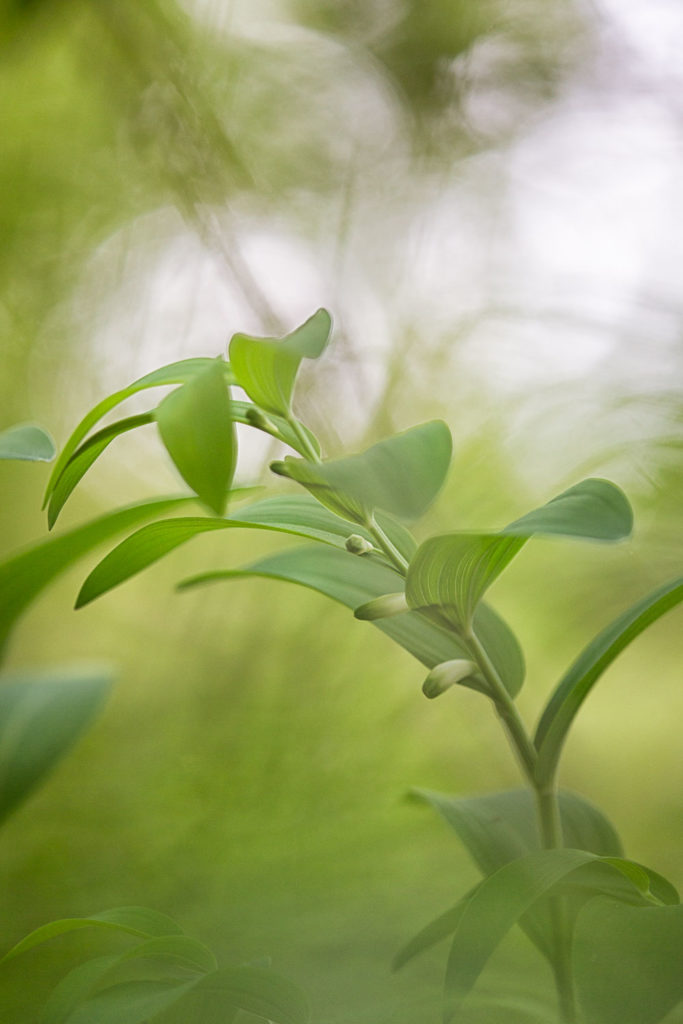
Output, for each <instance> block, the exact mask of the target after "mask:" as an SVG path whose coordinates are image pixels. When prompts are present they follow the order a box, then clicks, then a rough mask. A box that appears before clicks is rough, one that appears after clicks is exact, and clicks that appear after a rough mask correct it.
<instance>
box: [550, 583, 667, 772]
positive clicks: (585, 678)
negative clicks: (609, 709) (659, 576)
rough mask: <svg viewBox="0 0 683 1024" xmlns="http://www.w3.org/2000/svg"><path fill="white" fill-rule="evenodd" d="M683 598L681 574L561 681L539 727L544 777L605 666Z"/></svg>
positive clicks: (606, 634) (600, 639)
mask: <svg viewBox="0 0 683 1024" xmlns="http://www.w3.org/2000/svg"><path fill="white" fill-rule="evenodd" d="M681 601H683V577H680V576H679V577H678V578H677V579H675V580H672V581H671V582H669V583H665V584H664V586H662V587H659V588H658V589H657V590H655V591H654V592H653V593H651V594H648V595H647V597H644V598H643V599H642V600H641V601H639V602H638V603H637V604H636V605H634V606H633V607H632V608H629V610H628V611H626V612H624V613H623V615H620V616H619V618H618V619H617V620H616V621H615V622H613V623H611V625H609V626H607V628H606V629H604V630H603V631H602V632H601V633H599V634H598V636H596V637H595V639H594V640H592V641H591V643H590V644H589V645H588V646H587V647H586V648H585V649H584V650H583V651H582V652H581V654H580V655H579V657H578V658H577V659H576V661H575V662H574V664H573V665H572V666H571V668H570V669H569V671H568V672H567V673H566V675H565V676H564V677H563V679H561V680H560V682H559V683H558V685H557V687H556V689H555V691H554V692H553V694H552V696H551V698H550V700H549V701H548V704H547V705H546V708H545V710H544V711H543V714H542V715H541V719H540V721H539V723H538V728H537V729H536V735H535V737H534V743H535V744H536V747H537V749H538V764H537V774H538V778H539V779H540V780H542V779H545V778H549V777H551V776H552V774H553V772H554V771H555V767H556V765H557V762H558V760H559V757H560V754H561V752H562V747H563V745H564V741H565V739H566V737H567V733H568V731H569V728H570V726H571V724H572V722H573V720H574V716H575V715H576V713H577V712H578V710H579V708H580V707H581V705H582V704H583V702H584V700H585V699H586V697H587V696H588V694H589V693H590V691H591V689H592V688H593V686H594V685H595V683H596V682H597V681H598V679H599V678H600V676H601V675H602V673H603V672H604V671H605V669H607V668H609V666H610V665H611V664H612V662H613V661H614V659H615V658H616V657H617V656H618V655H619V654H620V653H621V652H622V651H623V650H624V648H625V647H627V646H628V644H630V643H631V641H632V640H635V638H636V637H637V636H639V634H640V633H642V632H643V630H644V629H646V628H647V627H648V626H649V625H650V624H651V623H652V622H656V620H657V619H659V618H660V617H661V616H662V615H664V614H665V612H668V611H669V609H671V608H673V607H675V605H677V604H679V603H680V602H681Z"/></svg>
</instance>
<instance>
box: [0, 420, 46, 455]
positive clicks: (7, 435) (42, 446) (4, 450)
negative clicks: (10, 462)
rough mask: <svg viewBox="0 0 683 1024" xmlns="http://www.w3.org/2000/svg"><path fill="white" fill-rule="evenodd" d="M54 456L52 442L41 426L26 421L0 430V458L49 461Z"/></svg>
mask: <svg viewBox="0 0 683 1024" xmlns="http://www.w3.org/2000/svg"><path fill="white" fill-rule="evenodd" d="M54 457H55V446H54V442H53V440H52V438H51V437H50V435H49V434H48V433H46V432H45V431H44V430H43V429H42V428H41V427H36V426H33V425H32V424H30V423H26V424H21V425H20V426H16V427H9V428H8V429H7V430H3V431H2V432H0V459H21V460H22V461H24V462H51V461H52V460H53V459H54Z"/></svg>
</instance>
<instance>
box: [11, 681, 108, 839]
mask: <svg viewBox="0 0 683 1024" xmlns="http://www.w3.org/2000/svg"><path fill="white" fill-rule="evenodd" d="M111 681H112V676H111V673H110V672H109V670H105V669H102V668H90V669H87V668H73V669H67V668H64V669H61V670H59V671H56V670H54V671H52V672H49V673H47V672H44V673H40V674H38V673H34V674H32V675H12V676H5V677H4V678H3V680H2V681H1V682H0V821H2V819H3V818H5V817H6V816H7V815H8V814H9V813H10V812H11V811H13V810H14V808H15V807H16V806H17V804H19V803H21V801H22V800H24V799H25V798H26V797H27V796H28V795H29V793H30V792H31V790H32V789H34V788H35V786H37V785H38V783H39V782H41V780H42V779H43V777H44V776H45V775H46V774H47V773H48V772H49V771H50V770H51V768H52V767H53V766H54V765H55V764H56V762H57V761H58V760H59V759H60V758H61V757H62V755H63V754H65V753H66V751H67V750H68V749H69V748H70V747H71V746H72V745H73V744H74V743H75V742H76V740H77V739H78V737H79V736H80V735H81V733H82V732H83V731H84V730H85V729H86V727H87V726H88V725H89V724H90V722H91V721H92V719H93V718H94V716H95V715H96V713H97V712H98V711H99V710H100V708H101V706H102V704H103V702H104V698H105V696H106V695H107V693H108V691H109V688H110V686H111Z"/></svg>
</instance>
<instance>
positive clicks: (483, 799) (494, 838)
mask: <svg viewBox="0 0 683 1024" xmlns="http://www.w3.org/2000/svg"><path fill="white" fill-rule="evenodd" d="M413 793H414V795H415V796H416V797H417V798H418V799H420V800H424V801H425V802H426V803H428V804H430V806H432V807H433V808H434V809H435V810H437V811H438V812H439V814H440V815H441V816H442V817H443V818H444V819H445V820H446V821H447V822H448V824H449V825H450V826H451V828H452V829H454V831H455V832H456V834H457V836H458V838H459V839H460V841H461V843H462V844H463V845H464V846H465V848H466V849H467V851H468V853H469V854H470V856H471V857H472V859H473V861H474V863H475V864H476V865H477V867H478V868H479V870H480V871H481V873H482V874H483V875H484V876H487V875H491V874H493V872H494V871H497V870H498V868H501V867H503V865H504V864H508V863H510V861H513V860H516V859H517V858H519V857H524V856H525V855H526V854H528V853H531V852H532V851H534V850H539V849H541V842H540V837H539V827H538V818H537V811H536V805H535V800H534V798H533V795H532V793H531V792H530V791H529V790H526V789H513V790H507V791H505V792H503V793H489V794H486V795H485V796H476V797H451V796H445V795H444V794H442V793H434V792H431V791H430V790H421V789H416V790H414V791H413ZM558 800H559V806H560V818H561V821H562V831H563V837H564V844H565V846H568V847H571V848H573V849H578V850H588V851H589V852H590V853H595V854H598V855H599V856H604V857H608V856H617V857H618V856H620V855H621V853H622V849H621V843H620V841H619V837H618V835H617V833H616V831H615V829H614V827H613V825H612V824H611V822H610V821H608V819H607V818H606V817H605V816H604V814H602V812H601V811H599V810H598V809H597V807H594V806H593V805H592V804H591V803H589V802H588V801H587V800H585V799H584V798H583V797H581V796H579V795H578V794H577V793H570V792H568V791H562V792H560V793H559V794H558ZM521 923H522V926H523V927H524V930H525V931H526V932H527V933H528V935H529V937H530V938H531V939H532V941H533V942H535V943H536V945H537V946H538V948H539V949H540V950H541V951H542V952H543V953H544V954H547V953H548V951H549V946H548V941H547V936H548V926H549V919H548V916H547V912H546V910H545V909H544V908H542V907H539V908H538V912H534V913H532V914H530V915H527V916H526V917H525V918H524V919H523V921H522V922H521Z"/></svg>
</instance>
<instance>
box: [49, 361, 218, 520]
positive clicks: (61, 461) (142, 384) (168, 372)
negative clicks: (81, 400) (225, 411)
mask: <svg viewBox="0 0 683 1024" xmlns="http://www.w3.org/2000/svg"><path fill="white" fill-rule="evenodd" d="M212 362H214V360H213V359H207V358H199V359H182V360H181V361H180V362H177V363H169V364H168V366H161V367H160V368H159V369H158V370H154V371H153V372H152V373H148V374H145V376H144V377H140V379H139V380H136V381H134V382H133V383H132V384H130V385H129V386H128V387H126V388H122V389H121V390H120V391H115V392H114V393H113V394H112V395H108V397H107V398H105V399H103V400H102V401H101V402H99V403H98V404H97V405H96V406H95V407H94V409H91V410H90V412H89V413H88V414H87V416H85V417H84V418H83V419H82V420H81V422H80V423H79V424H78V426H77V427H76V429H75V430H74V432H73V433H72V434H71V436H70V437H69V439H68V441H67V442H66V444H65V445H64V447H63V448H62V451H61V453H60V456H59V458H58V459H57V461H56V463H55V465H54V467H53V470H52V474H51V475H50V479H49V481H48V485H47V489H46V491H45V501H44V504H45V505H47V503H48V501H49V498H50V495H51V494H52V490H53V488H54V486H55V484H56V482H57V480H58V479H59V477H60V476H61V474H62V472H63V470H64V467H65V466H66V464H67V462H68V461H69V459H70V458H71V456H72V455H73V453H74V452H75V451H76V449H77V448H78V446H79V445H80V443H81V441H82V440H83V439H84V438H85V437H87V435H88V434H89V433H90V431H91V430H92V428H93V427H94V426H95V424H96V423H98V422H99V421H100V420H101V419H102V417H103V416H105V415H106V414H107V413H108V412H109V411H110V410H111V409H113V408H115V406H117V405H119V404H120V403H121V402H123V401H125V399H126V398H130V397H131V396H132V395H135V394H137V393H138V392H140V391H145V390H147V389H148V388H157V387H164V386H166V385H169V384H184V383H185V382H186V381H188V380H191V378H192V377H193V376H194V375H195V374H196V373H199V372H200V371H201V370H204V369H206V367H207V366H209V365H210V364H211V363H212ZM223 372H224V373H225V378H226V382H227V383H231V382H232V381H233V378H232V375H231V372H230V367H229V366H228V365H227V363H224V364H223Z"/></svg>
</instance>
